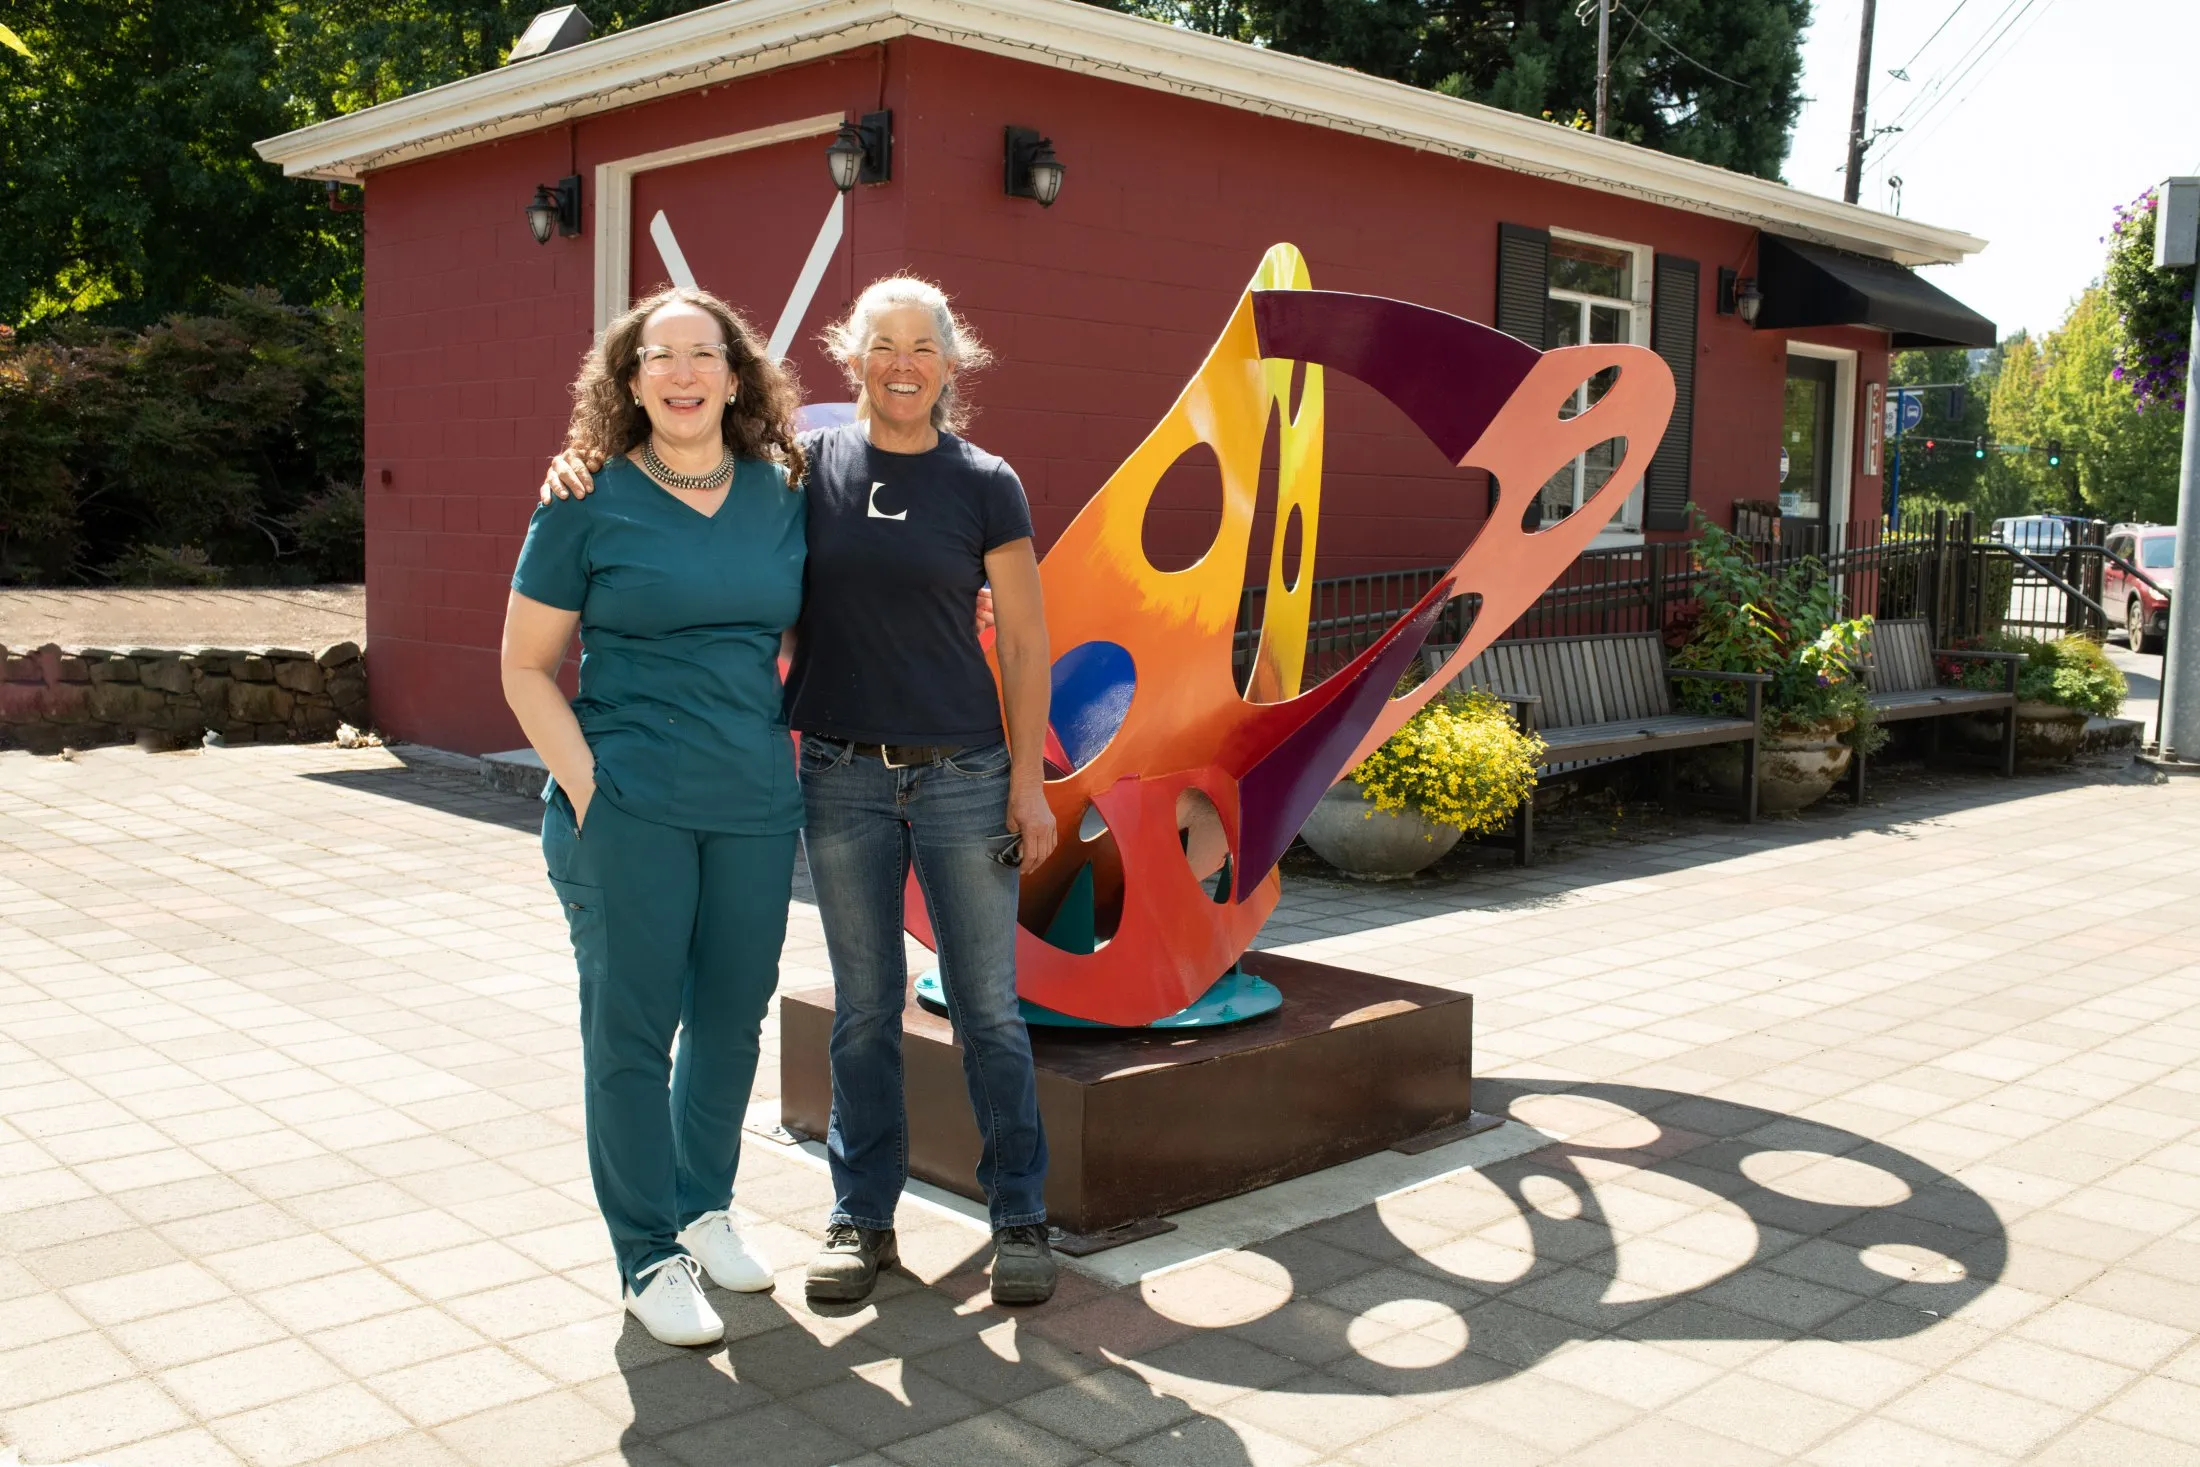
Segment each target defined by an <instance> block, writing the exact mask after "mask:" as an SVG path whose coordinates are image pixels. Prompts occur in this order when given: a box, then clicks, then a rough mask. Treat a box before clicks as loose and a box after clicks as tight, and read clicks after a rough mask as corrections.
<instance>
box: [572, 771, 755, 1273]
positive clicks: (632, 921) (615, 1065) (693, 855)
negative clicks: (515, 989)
mask: <svg viewBox="0 0 2200 1467" xmlns="http://www.w3.org/2000/svg"><path fill="white" fill-rule="evenodd" d="M795 840H796V836H795V834H794V832H792V831H790V832H788V833H787V834H785V835H756V836H750V835H724V834H720V833H718V832H715V831H707V830H683V829H680V828H678V827H676V826H670V825H657V824H654V823H652V822H650V821H647V820H642V819H638V818H636V817H635V816H633V815H629V814H628V813H626V812H625V811H624V810H621V809H619V808H618V807H617V806H615V805H613V804H612V803H611V802H610V801H608V800H606V799H604V798H603V797H602V796H600V795H599V796H598V797H596V798H595V799H594V800H592V801H590V803H589V806H588V824H587V826H586V827H585V828H584V829H582V830H579V831H576V830H575V829H574V824H573V807H572V804H571V803H570V802H569V801H568V800H567V799H566V797H565V793H564V792H563V791H562V790H560V791H557V792H555V793H554V794H553V796H552V797H551V800H550V802H549V805H548V808H547V810H546V811H545V813H544V816H543V823H542V849H543V857H544V860H545V862H546V863H547V864H548V866H549V868H550V885H551V887H552V888H553V889H555V890H556V892H557V894H558V899H559V901H560V902H561V903H563V905H564V907H565V919H566V925H567V927H568V928H569V929H570V931H571V933H572V937H573V956H574V958H575V959H576V961H577V962H578V964H579V967H580V997H581V1061H582V1086H583V1092H584V1097H585V1102H586V1105H585V1113H586V1119H587V1127H588V1172H589V1176H590V1177H591V1178H592V1179H593V1180H594V1181H595V1184H596V1205H597V1206H598V1207H599V1208H600V1209H601V1210H602V1212H603V1217H604V1222H605V1223H606V1224H608V1225H609V1227H610V1229H611V1242H612V1246H613V1248H614V1250H615V1251H616V1253H617V1255H618V1261H619V1273H620V1275H621V1277H622V1278H624V1279H625V1281H626V1284H627V1286H628V1287H629V1288H633V1287H635V1277H636V1275H637V1274H639V1273H640V1272H641V1270H643V1269H645V1268H648V1267H649V1266H650V1265H651V1264H653V1263H656V1262H658V1261H660V1260H662V1259H664V1258H667V1257H670V1256H671V1255H673V1254H675V1253H681V1252H685V1251H686V1250H685V1249H683V1248H682V1247H681V1246H680V1243H679V1238H678V1235H679V1231H680V1229H681V1228H683V1227H685V1226H687V1224H689V1223H691V1222H693V1221H694V1220H695V1219H696V1218H698V1217H700V1216H702V1215H703V1214H704V1213H706V1212H714V1211H717V1210H719V1209H721V1208H724V1207H726V1206H727V1205H728V1204H729V1203H731V1202H732V1200H733V1174H734V1170H735V1168H736V1167H737V1166H738V1165H739V1163H740V1159H741V1123H742V1120H743V1118H744V1117H745V1114H746V1112H747V1110H748V1104H749V1089H750V1086H751V1085H752V1084H753V1082H754V1081H755V1079H756V1053H757V1045H758V1042H759V1039H760V1036H761V1033H762V1029H763V1023H764V1009H765V1006H766V1005H767V1004H769V1003H770V1002H771V996H772V990H773V989H775V988H776V987H778V985H779V949H780V945H781V943H782V942H783V941H784V940H785V939H786V935H787V903H788V900H789V898H790V897H791V895H792V888H793V883H794V848H795ZM676 1034H677V1036H678V1047H677V1050H676V1051H675V1045H674V1039H675V1035H676Z"/></svg>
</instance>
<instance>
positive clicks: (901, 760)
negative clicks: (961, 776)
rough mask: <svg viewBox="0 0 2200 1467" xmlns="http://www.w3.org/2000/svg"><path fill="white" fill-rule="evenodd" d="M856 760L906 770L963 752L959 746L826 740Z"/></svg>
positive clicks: (934, 762) (961, 746) (937, 761)
mask: <svg viewBox="0 0 2200 1467" xmlns="http://www.w3.org/2000/svg"><path fill="white" fill-rule="evenodd" d="M827 742H828V743H834V744H838V745H840V746H841V747H842V748H844V749H847V750H849V751H851V752H852V753H854V754H855V756H856V757H857V758H858V759H876V760H878V761H880V762H881V763H883V764H884V765H885V766H886V767H887V768H888V769H907V768H909V767H910V766H912V765H916V764H937V763H939V762H940V761H941V760H942V759H945V758H948V757H949V756H951V755H954V754H960V753H961V752H962V751H963V745H961V744H859V743H857V742H856V741H855V740H853V739H828V740H827Z"/></svg>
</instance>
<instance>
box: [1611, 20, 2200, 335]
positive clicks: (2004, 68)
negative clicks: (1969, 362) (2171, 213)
mask: <svg viewBox="0 0 2200 1467" xmlns="http://www.w3.org/2000/svg"><path fill="white" fill-rule="evenodd" d="M1812 10H1813V11H1814V16H1813V20H1812V24H1811V29H1810V31H1809V33H1808V34H1807V35H1806V36H1805V37H1804V45H1803V95H1804V97H1805V98H1806V99H1809V100H1806V101H1805V103H1804V105H1803V114H1802V117H1801V118H1800V120H1799V121H1798V122H1797V124H1796V128H1795V140H1794V143H1793V145H1792V147H1791V148H1790V150H1789V152H1788V160H1787V168H1786V176H1787V181H1788V182H1789V183H1791V184H1793V185H1794V186H1795V187H1797V188H1801V189H1808V190H1809V191H1811V192H1812V193H1822V194H1825V195H1827V196H1829V197H1832V198H1839V197H1841V185H1842V178H1841V167H1842V164H1843V163H1844V162H1845V161H1846V159H1847V154H1848V134H1849V112H1850V106H1851V102H1852V100H1853V93H1854V90H1855V86H1856V41H1857V26H1858V22H1859V20H1860V19H1861V17H1862V14H1863V0H1814V3H1813V5H1812ZM1653 13H1654V12H1653ZM1943 22H1946V27H1945V29H1943V30H1942V31H1941V33H1940V34H1939V36H1938V37H1937V38H1936V37H1934V36H1933V32H1934V30H1935V28H1936V27H1940V26H1941V25H1942V23H1943ZM2005 28H2006V29H2005ZM1997 38H1998V39H1997ZM1921 48H1922V49H1921ZM1913 58H1914V59H1913ZM1966 68H1968V75H1965V74H1964V72H1965V70H1966ZM1896 69H1902V70H1906V71H1907V72H1908V74H1909V77H1910V80H1909V82H1907V83H1904V82H1902V81H1898V80H1896V79H1895V78H1894V77H1892V76H1889V75H1888V73H1889V72H1890V71H1892V70H1896ZM2196 78H2200V0H1879V6H1878V17H1877V23H1876V26H1875V32H1874V38H1873V46H1872V81H1871V126H1873V127H1879V126H1883V125H1887V124H1890V123H1899V124H1900V125H1901V126H1902V127H1904V129H1905V131H1904V132H1901V133H1897V134H1893V135H1891V136H1888V137H1884V138H1882V139H1880V141H1879V142H1878V143H1877V144H1876V145H1875V147H1874V148H1873V150H1872V152H1871V154H1870V155H1868V156H1867V158H1866V161H1865V167H1864V187H1863V193H1862V195H1861V196H1860V197H1859V199H1858V200H1857V202H1859V203H1861V204H1863V205H1865V206H1867V207H1869V208H1875V209H1882V210H1888V211H1889V212H1899V213H1901V214H1902V215H1903V216H1905V217H1907V218H1912V219H1920V220H1923V221H1925V222H1926V223H1928V224H1937V225H1944V226H1947V227H1949V228H1953V229H1961V230H1963V231H1965V232H1967V233H1969V234H1974V235H1978V236H1980V237H1982V238H1984V239H1986V240H1987V241H1988V242H1989V243H1988V246H1987V248H1986V250H1985V251H1984V252H1983V253H1981V254H1978V255H1974V256H1972V257H1971V258H1970V259H1968V260H1966V261H1965V262H1964V263H1962V264H1960V265H1954V266H1938V267H1934V268H1931V269H1929V270H1927V271H1926V272H1925V276H1926V278H1927V279H1928V280H1931V281H1932V282H1933V283H1934V284H1935V285H1938V286H1939V287H1940V288H1941V289H1943V290H1945V291H1947V292H1948V293H1949V294H1951V295H1953V296H1955V297H1956V299H1958V300H1960V301H1962V302H1963V303H1964V304H1965V305H1968V306H1970V307H1971V308H1972V309H1974V310H1977V311H1979V312H1982V313H1983V314H1984V315H1985V316H1986V317H1987V318H1988V319H1990V320H1992V321H1993V322H1994V323H1995V325H1996V326H1997V327H1998V328H1999V329H2000V330H2001V332H2002V334H2003V335H2005V336H2006V335H2007V334H2008V333H2009V332H2011V331H2013V330H2016V329H2018V328H2020V327H2021V328H2024V329H2026V330H2029V331H2032V332H2034V333H2044V332H2047V331H2050V330H2053V329H2054V328H2055V326H2056V325H2058V324H2059V323H2060V322H2061V320H2062V318H2063V313H2064V312H2065V311H2066V310H2067V309H2068V308H2069V305H2070V302H2071V301H2072V300H2073V299H2074V298H2075V297H2076V296H2077V295H2078V294H2079V292H2081V291H2083V290H2084V289H2085V287H2086V285H2087V284H2088V283H2089V282H2091V281H2092V280H2094V279H2095V278H2097V277H2098V276H2099V274H2100V271H2101V261H2102V257H2103V254H2104V250H2105V246H2104V245H2103V244H2102V243H2101V238H2102V236H2103V235H2105V234H2107V233H2108V228H2109V224H2110V222H2111V219H2112V214H2111V211H2112V210H2113V209H2114V208H2115V207H2116V205H2118V204H2121V203H2127V202H2129V201H2130V200H2131V199H2133V198H2135V197H2137V196H2138V195H2139V194H2140V193H2141V192H2142V191H2144V190H2145V189H2146V188H2147V187H2149V186H2150V185H2152V184H2156V183H2159V182H2161V181H2162V180H2163V179H2164V178H2167V177H2169V176H2171V175H2173V174H2200V81H2196ZM1905 111H1907V113H1908V115H1906V116H1905V115H1903V114H1904V113H1905ZM1890 176H1894V177H1899V178H1901V180H1902V191H1901V206H1900V208H1899V209H1898V210H1897V209H1895V208H1894V207H1893V205H1892V202H1891V198H1892V195H1891V193H1890V190H1889V188H1888V179H1889V177H1890Z"/></svg>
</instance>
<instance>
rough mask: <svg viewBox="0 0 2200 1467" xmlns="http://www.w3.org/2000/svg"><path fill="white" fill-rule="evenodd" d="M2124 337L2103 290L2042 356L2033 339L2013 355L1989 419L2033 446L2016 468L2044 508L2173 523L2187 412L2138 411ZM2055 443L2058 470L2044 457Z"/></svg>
mask: <svg viewBox="0 0 2200 1467" xmlns="http://www.w3.org/2000/svg"><path fill="white" fill-rule="evenodd" d="M2118 339H2119V336H2118V324H2117V316H2116V311H2115V309H2114V307H2113V306H2112V305H2111V304H2110V303H2109V300H2108V294H2107V291H2106V289H2105V288H2104V287H2102V286H2100V285H2094V286H2092V287H2090V288H2089V289H2088V290H2087V291H2086V292H2085V294H2084V295H2082V296H2080V297H2079V298H2078V300H2077V303H2076V304H2075V305H2073V306H2072V307H2071V308H2070V314H2069V315H2068V316H2067V317H2065V318H2064V320H2063V323H2062V325H2061V326H2060V327H2058V328H2057V329H2056V330H2055V331H2053V332H2051V333H2049V335H2048V337H2047V339H2046V341H2044V342H2042V343H2041V344H2040V346H2039V348H2038V349H2037V350H2036V351H2035V350H2034V349H2033V348H2032V344H2031V343H2030V341H2028V340H2027V341H2024V342H2023V343H2022V347H2021V349H2013V348H2014V345H2015V344H2012V348H2005V349H2004V353H2003V361H2002V370H2001V376H2000V379H1999V381H1998V382H1997V383H1996V384H1995V390H1994V394H1993V400H1992V401H1991V403H1989V405H1988V408H1987V421H1988V423H1989V424H1990V425H1991V428H1992V431H1993V434H1994V436H1995V437H1996V438H1998V439H1999V440H2001V441H2002V442H2004V443H2024V444H2030V445H2032V447H2033V452H2031V453H2028V454H2017V455H2010V456H2008V459H2007V468H2008V471H2009V472H2010V473H2012V474H2013V475H2014V476H2015V477H2016V478H2017V479H2018V480H2019V481H2020V482H2022V483H2023V484H2024V485H2025V487H2026V488H2027V489H2028V490H2029V491H2030V493H2031V495H2032V497H2033V502H2035V503H2036V504H2038V505H2040V506H2041V507H2043V508H2052V509H2067V510H2071V511H2075V512H2081V513H2085V514H2090V515H2093V516H2096V517H2097V518H2100V519H2105V520H2159V521H2165V522H2166V521H2168V520H2171V519H2173V518H2175V516H2176V509H2177V471H2178V461H2179V456H2180V449H2181V444H2182V439H2183V434H2184V413H2183V412H2181V411H2178V410H2176V409H2173V408H2170V407H2168V406H2166V405H2165V406H2162V407H2159V408H2156V409H2153V410H2150V411H2148V412H2145V413H2140V412H2137V411H2134V408H2135V403H2134V400H2133V398H2132V393H2131V387H2130V386H2129V384H2128V383H2126V382H2125V381H2123V380H2121V379H2119V378H2118V377H2117V375H2116V347H2117V342H2118ZM2051 439H2060V440H2061V442H2062V449H2063V462H2062V465H2061V467H2059V468H2050V467H2049V466H2048V463H2047V455H2046V454H2045V453H2044V452H2041V451H2040V450H2041V449H2043V448H2044V447H2045V445H2046V444H2047V442H2048V441H2049V440H2051Z"/></svg>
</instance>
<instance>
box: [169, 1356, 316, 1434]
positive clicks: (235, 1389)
mask: <svg viewBox="0 0 2200 1467" xmlns="http://www.w3.org/2000/svg"><path fill="white" fill-rule="evenodd" d="M342 1378H343V1377H342V1376H341V1375H340V1374H339V1373H338V1372H337V1370H336V1368H335V1367H334V1366H332V1365H330V1364H329V1363H328V1361H327V1360H325V1359H323V1358H322V1357H321V1356H320V1355H319V1354H317V1353H316V1352H315V1351H314V1350H313V1349H312V1348H311V1347H310V1346H308V1345H306V1344H304V1343H303V1342H301V1341H298V1340H276V1341H274V1342H272V1343H269V1344H265V1345H257V1346H254V1347H252V1348H251V1349H246V1350H239V1351H237V1352H235V1353H234V1354H229V1355H217V1356H214V1357H213V1358H211V1359H207V1360H200V1361H196V1362H194V1363H192V1364H190V1365H179V1366H177V1367H175V1368H174V1369H172V1370H166V1371H163V1372H161V1376H160V1381H161V1384H162V1385H163V1386H164V1387H166V1388H167V1390H168V1391H169V1393H170V1394H171V1395H173V1396H175V1398H176V1399H177V1400H179V1401H181V1402H182V1403H183V1404H184V1405H185V1406H186V1407H188V1408H189V1409H190V1410H191V1412H192V1414H193V1415H195V1416H197V1417H198V1418H199V1419H201V1420H207V1419H210V1418H212V1417H216V1416H228V1415H230V1414H232V1413H234V1412H237V1411H247V1410H250V1409H251V1408H252V1407H254V1406H266V1405H269V1404H271V1403H273V1402H276V1401H281V1400H285V1399H287V1398H289V1397H291V1396H296V1395H303V1394H304V1393H305V1392H307V1391H312V1390H319V1389H320V1388H321V1387H323V1386H329V1385H334V1384H336V1383H337V1382H338V1381H339V1380H341V1379H342Z"/></svg>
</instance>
